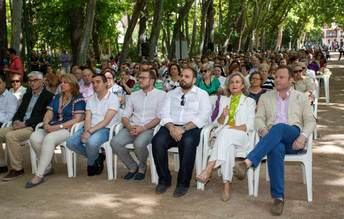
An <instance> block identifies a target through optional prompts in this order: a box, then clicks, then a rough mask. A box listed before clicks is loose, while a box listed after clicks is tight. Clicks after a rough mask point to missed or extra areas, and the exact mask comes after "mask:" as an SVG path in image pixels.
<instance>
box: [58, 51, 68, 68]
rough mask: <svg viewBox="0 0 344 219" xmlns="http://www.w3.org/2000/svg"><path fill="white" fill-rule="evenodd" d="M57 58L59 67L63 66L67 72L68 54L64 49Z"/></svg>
mask: <svg viewBox="0 0 344 219" xmlns="http://www.w3.org/2000/svg"><path fill="white" fill-rule="evenodd" d="M59 59H60V60H59V61H60V65H61V68H63V69H64V70H65V72H66V73H69V67H70V56H69V55H68V53H67V51H66V50H63V51H62V53H61V55H60V58H59Z"/></svg>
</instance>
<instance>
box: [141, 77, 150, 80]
mask: <svg viewBox="0 0 344 219" xmlns="http://www.w3.org/2000/svg"><path fill="white" fill-rule="evenodd" d="M138 79H139V80H146V79H149V77H143V76H139V77H138Z"/></svg>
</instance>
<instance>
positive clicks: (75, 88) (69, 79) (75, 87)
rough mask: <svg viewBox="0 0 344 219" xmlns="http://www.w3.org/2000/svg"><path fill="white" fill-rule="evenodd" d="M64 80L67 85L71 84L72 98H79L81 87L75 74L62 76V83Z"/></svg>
mask: <svg viewBox="0 0 344 219" xmlns="http://www.w3.org/2000/svg"><path fill="white" fill-rule="evenodd" d="M62 79H63V80H64V81H65V82H66V83H68V84H70V86H71V88H72V89H71V93H72V96H73V97H77V96H79V94H80V91H79V90H80V87H79V83H78V81H77V79H76V77H75V76H74V75H73V74H62V75H61V76H60V80H61V81H62Z"/></svg>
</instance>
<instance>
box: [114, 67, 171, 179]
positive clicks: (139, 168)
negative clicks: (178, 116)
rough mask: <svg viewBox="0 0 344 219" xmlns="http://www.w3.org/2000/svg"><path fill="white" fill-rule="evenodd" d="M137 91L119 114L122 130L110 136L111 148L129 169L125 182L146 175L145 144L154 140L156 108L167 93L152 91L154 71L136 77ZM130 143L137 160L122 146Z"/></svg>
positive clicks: (146, 151)
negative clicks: (138, 88)
mask: <svg viewBox="0 0 344 219" xmlns="http://www.w3.org/2000/svg"><path fill="white" fill-rule="evenodd" d="M138 79H139V83H140V88H141V89H140V90H138V91H135V92H133V93H132V94H131V95H130V96H129V98H128V102H127V104H126V108H125V110H124V112H123V115H122V123H123V126H124V128H123V129H122V130H121V131H120V132H119V133H118V134H117V135H116V136H114V137H113V139H112V141H111V146H112V149H113V151H114V153H116V154H117V155H118V157H119V159H121V160H122V161H123V163H124V164H125V165H126V167H127V168H128V169H129V172H128V173H127V174H126V175H125V176H124V177H123V178H124V179H126V180H129V179H132V178H134V180H143V179H144V178H145V173H146V162H147V157H148V150H147V145H148V144H149V143H150V142H151V140H152V138H153V132H154V127H155V126H156V125H157V124H159V122H160V118H159V115H158V114H159V111H160V108H159V106H160V105H161V104H162V103H163V102H164V98H165V96H166V93H165V92H164V91H161V90H158V89H156V88H154V83H155V80H156V75H155V72H154V71H142V72H141V73H140V75H139V77H138ZM129 143H133V144H134V148H135V155H136V157H137V159H138V161H139V163H138V164H137V163H136V161H135V160H134V159H133V158H132V157H131V156H130V154H129V151H128V149H127V148H126V147H125V145H127V144H129Z"/></svg>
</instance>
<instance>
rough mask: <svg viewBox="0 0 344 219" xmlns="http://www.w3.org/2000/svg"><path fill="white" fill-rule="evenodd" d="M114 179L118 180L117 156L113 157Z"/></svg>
mask: <svg viewBox="0 0 344 219" xmlns="http://www.w3.org/2000/svg"><path fill="white" fill-rule="evenodd" d="M113 178H114V179H115V180H116V179H117V155H116V154H114V155H113Z"/></svg>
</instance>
